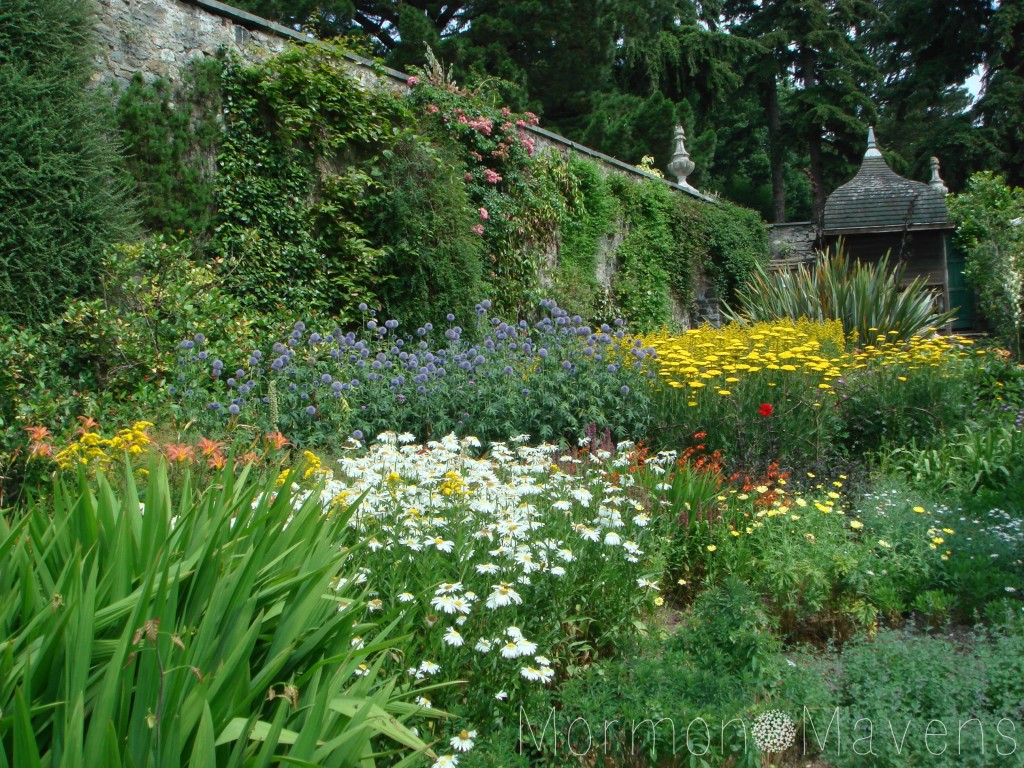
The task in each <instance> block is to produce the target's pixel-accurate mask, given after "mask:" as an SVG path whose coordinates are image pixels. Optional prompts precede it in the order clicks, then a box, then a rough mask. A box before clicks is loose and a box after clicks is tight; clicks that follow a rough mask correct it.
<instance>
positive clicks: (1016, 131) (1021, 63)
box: [978, 0, 1024, 186]
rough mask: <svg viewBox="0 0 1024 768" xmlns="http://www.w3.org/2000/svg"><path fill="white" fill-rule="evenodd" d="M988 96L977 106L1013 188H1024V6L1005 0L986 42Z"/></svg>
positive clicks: (1000, 6)
mask: <svg viewBox="0 0 1024 768" xmlns="http://www.w3.org/2000/svg"><path fill="white" fill-rule="evenodd" d="M985 69H986V74H985V92H984V95H983V97H982V99H981V102H980V103H979V104H978V111H979V113H980V115H981V117H982V119H983V121H984V125H985V128H986V132H987V133H988V134H989V136H990V137H991V139H992V142H993V144H994V145H995V147H996V149H997V151H998V159H999V166H998V168H997V169H996V170H1000V171H1002V172H1004V173H1005V175H1006V178H1007V180H1008V181H1009V183H1010V185H1011V186H1024V108H1022V105H1024V4H1022V3H1021V2H1020V0H1003V1H1002V2H1000V3H999V5H998V8H997V9H996V10H995V14H994V16H993V18H992V23H991V27H990V29H989V33H988V36H987V38H986V41H985Z"/></svg>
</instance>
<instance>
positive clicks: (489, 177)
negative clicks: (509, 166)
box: [484, 168, 501, 184]
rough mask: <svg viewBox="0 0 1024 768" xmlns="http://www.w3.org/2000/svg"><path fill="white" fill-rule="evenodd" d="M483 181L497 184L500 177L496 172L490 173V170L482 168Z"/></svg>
mask: <svg viewBox="0 0 1024 768" xmlns="http://www.w3.org/2000/svg"><path fill="white" fill-rule="evenodd" d="M484 181H486V182H487V183H488V184H497V183H498V182H499V181H501V175H500V174H499V173H498V172H497V171H492V170H491V169H490V168H484Z"/></svg>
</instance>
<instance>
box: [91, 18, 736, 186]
mask: <svg viewBox="0 0 1024 768" xmlns="http://www.w3.org/2000/svg"><path fill="white" fill-rule="evenodd" d="M109 1H110V0H108V2H109ZM131 1H132V0H128V2H129V3H131ZM179 2H181V3H183V4H185V5H192V6H195V7H197V8H200V9H202V10H204V11H206V12H208V13H210V14H212V15H215V16H219V17H221V18H223V19H226V20H229V21H231V22H233V23H234V24H237V25H239V26H241V27H244V28H245V29H248V30H255V31H258V32H262V33H264V34H269V35H273V36H276V37H278V38H283V39H284V40H290V41H293V42H296V43H301V44H309V43H314V44H319V45H327V43H323V42H322V41H320V40H318V39H317V38H315V37H313V36H311V35H308V34H305V33H303V32H300V31H298V30H295V29H292V28H290V27H286V26H284V25H283V24H278V23H277V22H274V21H269V20H268V19H264V18H262V17H260V16H257V15H255V14H252V13H249V12H248V11H243V10H241V9H240V8H235V7H233V6H230V5H227V4H226V3H222V2H219V0H179ZM345 57H346V58H348V59H349V60H350V61H351V62H352V63H353V64H354V65H355V66H357V67H361V68H365V69H366V70H367V71H368V73H371V72H372V73H373V74H374V75H377V76H378V77H379V76H384V77H387V78H389V79H390V80H392V81H393V83H392V84H393V85H396V86H398V87H400V88H408V87H409V86H408V79H409V75H407V74H406V73H404V72H399V71H398V70H396V69H391V68H389V67H385V66H383V65H382V64H380V63H379V62H374V61H371V60H370V59H366V58H364V57H362V56H359V55H357V54H354V53H351V52H348V51H346V52H345ZM527 130H528V131H530V132H531V133H533V134H534V135H535V136H537V137H538V138H539V139H541V140H542V141H543V142H544V143H546V144H548V146H554V147H555V148H558V149H560V150H561V151H563V152H575V153H578V154H580V155H584V156H586V157H590V158H592V159H594V160H596V161H598V162H600V163H602V164H604V165H605V166H608V167H609V168H611V169H613V170H615V171H618V172H620V173H626V174H629V175H631V176H635V177H639V178H643V179H652V180H655V181H660V182H662V183H664V184H667V185H668V186H669V187H670V188H671V189H673V190H675V191H678V192H683V193H685V194H687V195H690V196H691V197H694V198H696V199H698V200H702V201H704V202H706V203H711V204H716V205H717V204H718V203H719V201H718V200H716V199H715V198H713V197H709V196H707V195H704V194H701V193H700V192H698V191H697V190H695V189H693V188H692V187H689V186H682V185H680V184H676V183H675V182H672V181H669V180H668V179H665V178H662V177H660V176H656V175H654V174H651V173H646V172H644V171H642V170H640V169H639V168H637V167H636V166H633V165H630V164H629V163H625V162H623V161H622V160H617V159H616V158H614V157H611V156H609V155H606V154H604V153H602V152H598V151H597V150H594V149H591V148H590V147H586V146H584V145H582V144H579V143H577V142H575V141H571V140H570V139H567V138H565V137H564V136H561V135H559V134H557V133H554V132H552V131H549V130H546V129H544V128H541V127H539V126H527ZM670 138H671V137H666V138H665V141H666V143H668V142H669V140H670Z"/></svg>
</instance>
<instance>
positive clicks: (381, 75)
mask: <svg viewBox="0 0 1024 768" xmlns="http://www.w3.org/2000/svg"><path fill="white" fill-rule="evenodd" d="M0 2H2V0H0ZM93 2H94V4H95V7H96V31H97V34H98V37H99V42H100V51H99V53H98V54H97V57H96V74H95V76H94V82H95V83H96V84H97V85H116V86H118V87H120V88H122V89H123V88H125V87H127V85H128V83H129V82H130V81H131V79H132V77H133V76H134V75H135V73H141V75H142V76H143V78H145V79H146V80H155V79H157V78H163V79H166V80H170V81H172V82H173V81H177V80H179V79H180V78H181V77H182V75H183V74H184V72H185V70H186V67H187V66H188V64H189V62H191V61H193V60H194V59H197V58H203V57H207V56H215V55H216V54H217V52H218V51H220V50H221V49H224V48H228V49H234V50H235V51H237V52H238V53H239V54H240V55H241V56H242V57H243V58H244V59H246V60H247V61H258V60H260V59H264V58H266V57H268V56H270V55H273V54H275V53H279V52H280V51H282V50H284V48H285V46H286V45H288V44H289V43H301V44H318V43H317V42H316V41H315V40H314V39H313V38H311V37H308V36H306V35H304V34H302V33H300V32H298V31H296V30H294V29H289V28H287V27H284V26H282V25H280V24H275V23H273V22H270V21H267V20H266V19H261V18H259V17H258V16H254V15H252V14H250V13H248V12H246V11H242V10H239V9H237V8H232V7H231V6H229V5H225V4H224V3H221V2H219V0H93ZM348 58H349V59H350V61H351V62H352V74H353V75H354V76H355V77H356V78H357V79H359V80H360V81H361V82H362V83H363V84H364V85H366V86H370V85H377V86H380V85H383V86H384V87H387V88H393V89H396V90H404V89H407V88H408V87H409V86H408V84H407V82H406V80H407V75H405V74H404V73H402V72H398V71H396V70H391V69H387V68H386V67H380V66H379V65H375V64H373V63H372V62H369V61H367V60H366V59H363V58H361V57H359V56H355V55H348ZM528 130H530V132H531V133H532V134H533V136H534V139H535V142H536V146H537V148H538V149H553V150H555V151H557V152H559V153H560V154H562V155H563V156H569V155H572V154H575V155H579V156H582V157H585V158H587V159H589V160H593V161H595V162H596V163H597V164H598V166H599V167H600V168H602V169H603V170H605V171H606V172H610V173H620V174H624V175H628V176H631V177H633V178H636V179H637V180H641V179H658V177H656V176H652V175H651V174H647V173H644V172H643V171H640V170H638V169H637V168H635V167H633V166H631V165H629V164H627V163H624V162H622V161H620V160H617V159H615V158H613V157H609V156H607V155H604V154H602V153H600V152H597V151H595V150H593V149H590V148H589V147H585V146H583V145H581V144H577V143H576V142H573V141H570V140H569V139H566V138H565V137H564V136H559V135H558V134H556V133H552V132H551V131H547V130H545V129H543V128H539V127H533V128H529V129H528ZM670 139H671V137H668V136H666V137H665V141H666V143H667V142H668V141H670ZM659 181H661V182H662V183H665V184H668V185H669V186H670V187H671V188H672V189H673V190H674V191H676V192H678V193H681V194H686V195H690V196H691V197H695V198H697V199H699V200H701V201H703V202H706V203H708V204H710V205H714V204H715V201H714V200H713V199H712V198H709V197H706V196H704V195H702V194H701V193H699V192H697V191H696V190H694V189H693V188H692V187H684V186H680V185H678V184H675V183H673V182H670V181H668V180H666V179H659ZM616 239H617V240H618V242H621V237H619V238H612V240H611V241H610V242H609V244H608V245H609V247H608V248H604V249H602V256H601V259H600V267H599V275H598V278H599V280H600V281H601V283H602V285H607V286H609V287H610V285H611V278H612V274H613V272H614V269H615V257H614V247H617V245H618V242H615V240H616ZM554 259H557V254H551V258H550V259H549V262H550V261H553V260H554ZM696 307H697V309H698V317H697V318H696V319H697V320H698V321H705V322H715V321H717V319H718V317H719V315H718V303H717V301H715V300H714V296H713V291H712V290H711V288H710V286H709V285H706V284H703V283H702V284H699V285H698V286H697V301H696ZM673 316H674V319H675V320H676V322H678V323H680V324H682V325H684V326H689V325H690V323H691V318H690V316H689V312H688V311H687V310H686V309H685V308H684V307H683V306H681V305H680V302H678V301H677V300H676V299H675V298H673Z"/></svg>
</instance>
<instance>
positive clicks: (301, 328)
mask: <svg viewBox="0 0 1024 768" xmlns="http://www.w3.org/2000/svg"><path fill="white" fill-rule="evenodd" d="M292 328H294V329H295V330H296V331H298V332H299V333H302V332H303V331H305V330H306V324H305V323H304V322H302V321H301V320H297V321H296V322H295V325H293V326H292Z"/></svg>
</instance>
